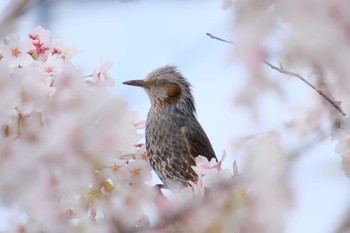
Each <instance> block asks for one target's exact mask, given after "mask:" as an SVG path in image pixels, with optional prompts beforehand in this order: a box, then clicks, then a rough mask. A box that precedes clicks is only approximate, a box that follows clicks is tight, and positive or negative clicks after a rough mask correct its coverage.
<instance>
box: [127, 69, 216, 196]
mask: <svg viewBox="0 0 350 233" xmlns="http://www.w3.org/2000/svg"><path fill="white" fill-rule="evenodd" d="M123 84H126V85H132V86H138V87H142V88H143V89H144V90H145V91H146V93H147V94H148V97H149V99H150V101H151V107H150V109H149V112H148V114H147V120H146V127H145V140H146V152H147V154H148V158H149V162H150V165H151V167H152V168H153V170H154V171H155V173H156V174H157V175H158V177H159V178H160V180H161V181H162V182H163V186H164V187H165V188H169V189H171V188H183V187H188V186H189V184H190V182H191V181H192V182H194V183H196V182H197V181H198V176H197V174H196V173H195V171H194V170H193V169H192V166H195V165H196V163H195V158H196V157H197V156H199V155H201V156H204V157H206V158H207V159H208V161H210V160H211V159H213V158H215V159H216V160H217V158H216V155H215V152H214V150H213V147H212V145H211V143H210V141H209V139H208V136H207V135H206V133H205V131H204V130H203V128H202V126H201V125H200V123H199V122H198V120H197V118H196V107H195V101H194V98H193V95H192V89H191V84H190V83H189V81H188V80H187V79H186V78H185V77H183V75H182V74H181V73H180V72H179V71H178V68H177V67H176V66H174V65H166V66H163V67H160V68H158V69H155V70H154V71H152V72H150V73H149V74H148V75H147V76H146V77H145V78H144V79H143V80H129V81H125V82H123Z"/></svg>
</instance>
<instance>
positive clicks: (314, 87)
mask: <svg viewBox="0 0 350 233" xmlns="http://www.w3.org/2000/svg"><path fill="white" fill-rule="evenodd" d="M206 35H207V36H209V37H210V38H211V39H215V40H218V41H221V42H224V43H227V44H231V45H233V42H232V41H231V40H225V39H222V38H220V37H217V36H214V35H212V34H210V33H206ZM262 62H263V63H264V64H265V65H267V66H269V67H270V68H271V69H273V70H276V71H278V72H280V73H281V74H285V75H289V76H293V77H296V78H298V79H300V80H301V81H303V82H304V83H306V84H307V85H308V86H309V87H311V88H312V89H314V90H315V91H316V92H317V93H318V94H319V95H320V96H322V97H323V98H324V99H325V100H326V101H327V102H328V103H329V104H331V105H332V106H333V107H334V108H335V109H336V110H338V111H339V112H340V113H341V114H342V115H343V116H345V115H346V114H345V112H344V111H343V109H342V108H341V107H340V106H339V105H337V104H336V103H335V101H334V100H332V99H331V98H330V97H329V96H327V95H326V94H325V93H324V92H323V91H322V90H320V89H319V88H317V87H316V86H314V85H313V84H311V83H310V82H309V81H307V80H306V79H305V78H304V77H303V76H301V75H300V74H298V73H295V72H292V71H289V70H286V69H284V68H283V66H282V63H280V65H279V66H275V65H273V64H271V63H270V62H268V61H267V60H265V59H263V60H262Z"/></svg>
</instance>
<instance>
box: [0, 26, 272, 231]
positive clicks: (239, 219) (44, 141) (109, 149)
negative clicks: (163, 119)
mask: <svg viewBox="0 0 350 233" xmlns="http://www.w3.org/2000/svg"><path fill="white" fill-rule="evenodd" d="M75 53H76V50H75V49H74V47H72V46H66V45H65V44H63V43H62V40H61V39H58V38H52V36H51V33H50V32H49V31H47V30H45V29H43V28H42V27H40V26H39V27H37V28H35V29H34V30H33V31H32V32H31V33H30V34H29V36H28V38H25V39H24V40H21V39H20V38H19V37H15V36H13V37H8V38H5V39H4V40H3V41H2V42H1V44H0V57H1V59H0V73H1V74H2V75H1V76H0V89H1V92H0V96H1V98H0V111H1V115H2V118H1V119H0V126H1V130H2V131H1V134H0V137H1V140H0V177H1V178H0V187H1V189H0V204H1V208H5V209H7V210H9V215H8V216H7V217H6V218H7V220H6V222H7V226H6V229H7V230H8V231H9V232H18V233H22V232H135V231H141V232H173V231H177V232H232V229H241V228H245V227H247V226H248V225H249V224H250V223H251V222H254V223H255V222H256V223H258V222H259V221H258V219H257V216H255V215H252V216H253V217H249V215H250V212H251V211H252V209H254V205H255V204H254V203H255V201H254V200H256V201H257V200H258V198H259V197H260V195H256V194H251V193H249V192H247V191H246V190H248V187H253V186H250V185H249V183H250V182H246V179H241V178H240V176H239V175H238V171H237V168H235V169H233V171H232V170H231V169H223V168H222V163H223V160H224V158H225V156H223V157H222V159H221V160H220V161H216V160H211V161H208V160H207V159H206V158H205V157H203V156H198V157H197V158H196V166H193V170H194V171H195V172H196V173H197V175H198V178H199V179H198V181H197V182H196V183H190V184H189V186H188V187H187V188H183V189H179V190H171V191H170V193H169V191H167V190H164V189H160V188H159V187H158V186H154V185H153V184H152V176H153V175H152V169H151V167H150V165H149V162H148V157H147V153H146V150H145V146H144V145H143V144H142V143H141V144H140V143H139V142H140V140H141V138H142V135H140V134H139V133H138V132H137V130H138V129H140V128H142V126H143V125H144V123H143V121H138V119H137V116H136V113H134V112H132V111H130V110H128V108H127V104H126V103H125V101H123V100H121V99H118V98H117V97H115V96H113V95H112V94H111V93H110V92H109V90H108V89H107V87H109V86H111V85H113V84H114V81H113V79H112V78H111V76H110V75H109V74H108V71H109V69H110V68H111V65H112V63H111V62H107V63H106V64H102V65H101V66H100V69H97V70H95V71H93V72H92V74H91V75H85V74H84V73H83V72H82V71H81V70H79V69H78V68H77V67H76V66H74V64H73V63H72V62H71V58H72V57H73V56H74V54H75ZM264 143H265V142H264ZM259 145H260V144H259ZM256 152H257V151H256ZM256 152H253V153H252V154H256ZM209 190H210V191H209ZM268 201H270V200H268ZM259 203H260V202H259ZM263 203H264V200H263ZM224 210H225V211H224ZM209 213H210V214H209ZM205 214H206V215H207V219H208V221H207V222H206V223H205V224H203V223H201V222H202V219H203V215H205ZM243 220H244V221H243ZM248 220H249V221H248ZM247 224H248V225H247ZM256 229H259V228H256ZM266 229H268V228H266ZM217 230H218V231H217ZM257 232H258V231H257Z"/></svg>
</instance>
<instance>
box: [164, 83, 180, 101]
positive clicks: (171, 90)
mask: <svg viewBox="0 0 350 233" xmlns="http://www.w3.org/2000/svg"><path fill="white" fill-rule="evenodd" d="M166 91H167V95H168V98H176V97H179V96H180V94H181V89H180V87H179V85H177V84H176V83H171V84H168V85H167V87H166Z"/></svg>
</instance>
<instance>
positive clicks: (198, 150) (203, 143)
mask: <svg viewBox="0 0 350 233" xmlns="http://www.w3.org/2000/svg"><path fill="white" fill-rule="evenodd" d="M181 133H182V136H183V139H184V140H185V142H186V144H187V146H188V147H189V150H190V153H191V155H192V157H193V158H196V157H197V156H198V155H202V156H205V157H206V158H207V159H208V160H209V161H210V160H211V159H212V158H215V159H216V160H217V158H216V156H215V153H214V150H213V148H212V146H211V144H210V141H209V139H208V137H207V135H206V134H205V132H204V130H203V128H202V127H201V125H200V124H199V122H198V121H197V119H194V120H193V121H191V122H190V124H188V125H187V126H183V127H181Z"/></svg>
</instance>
